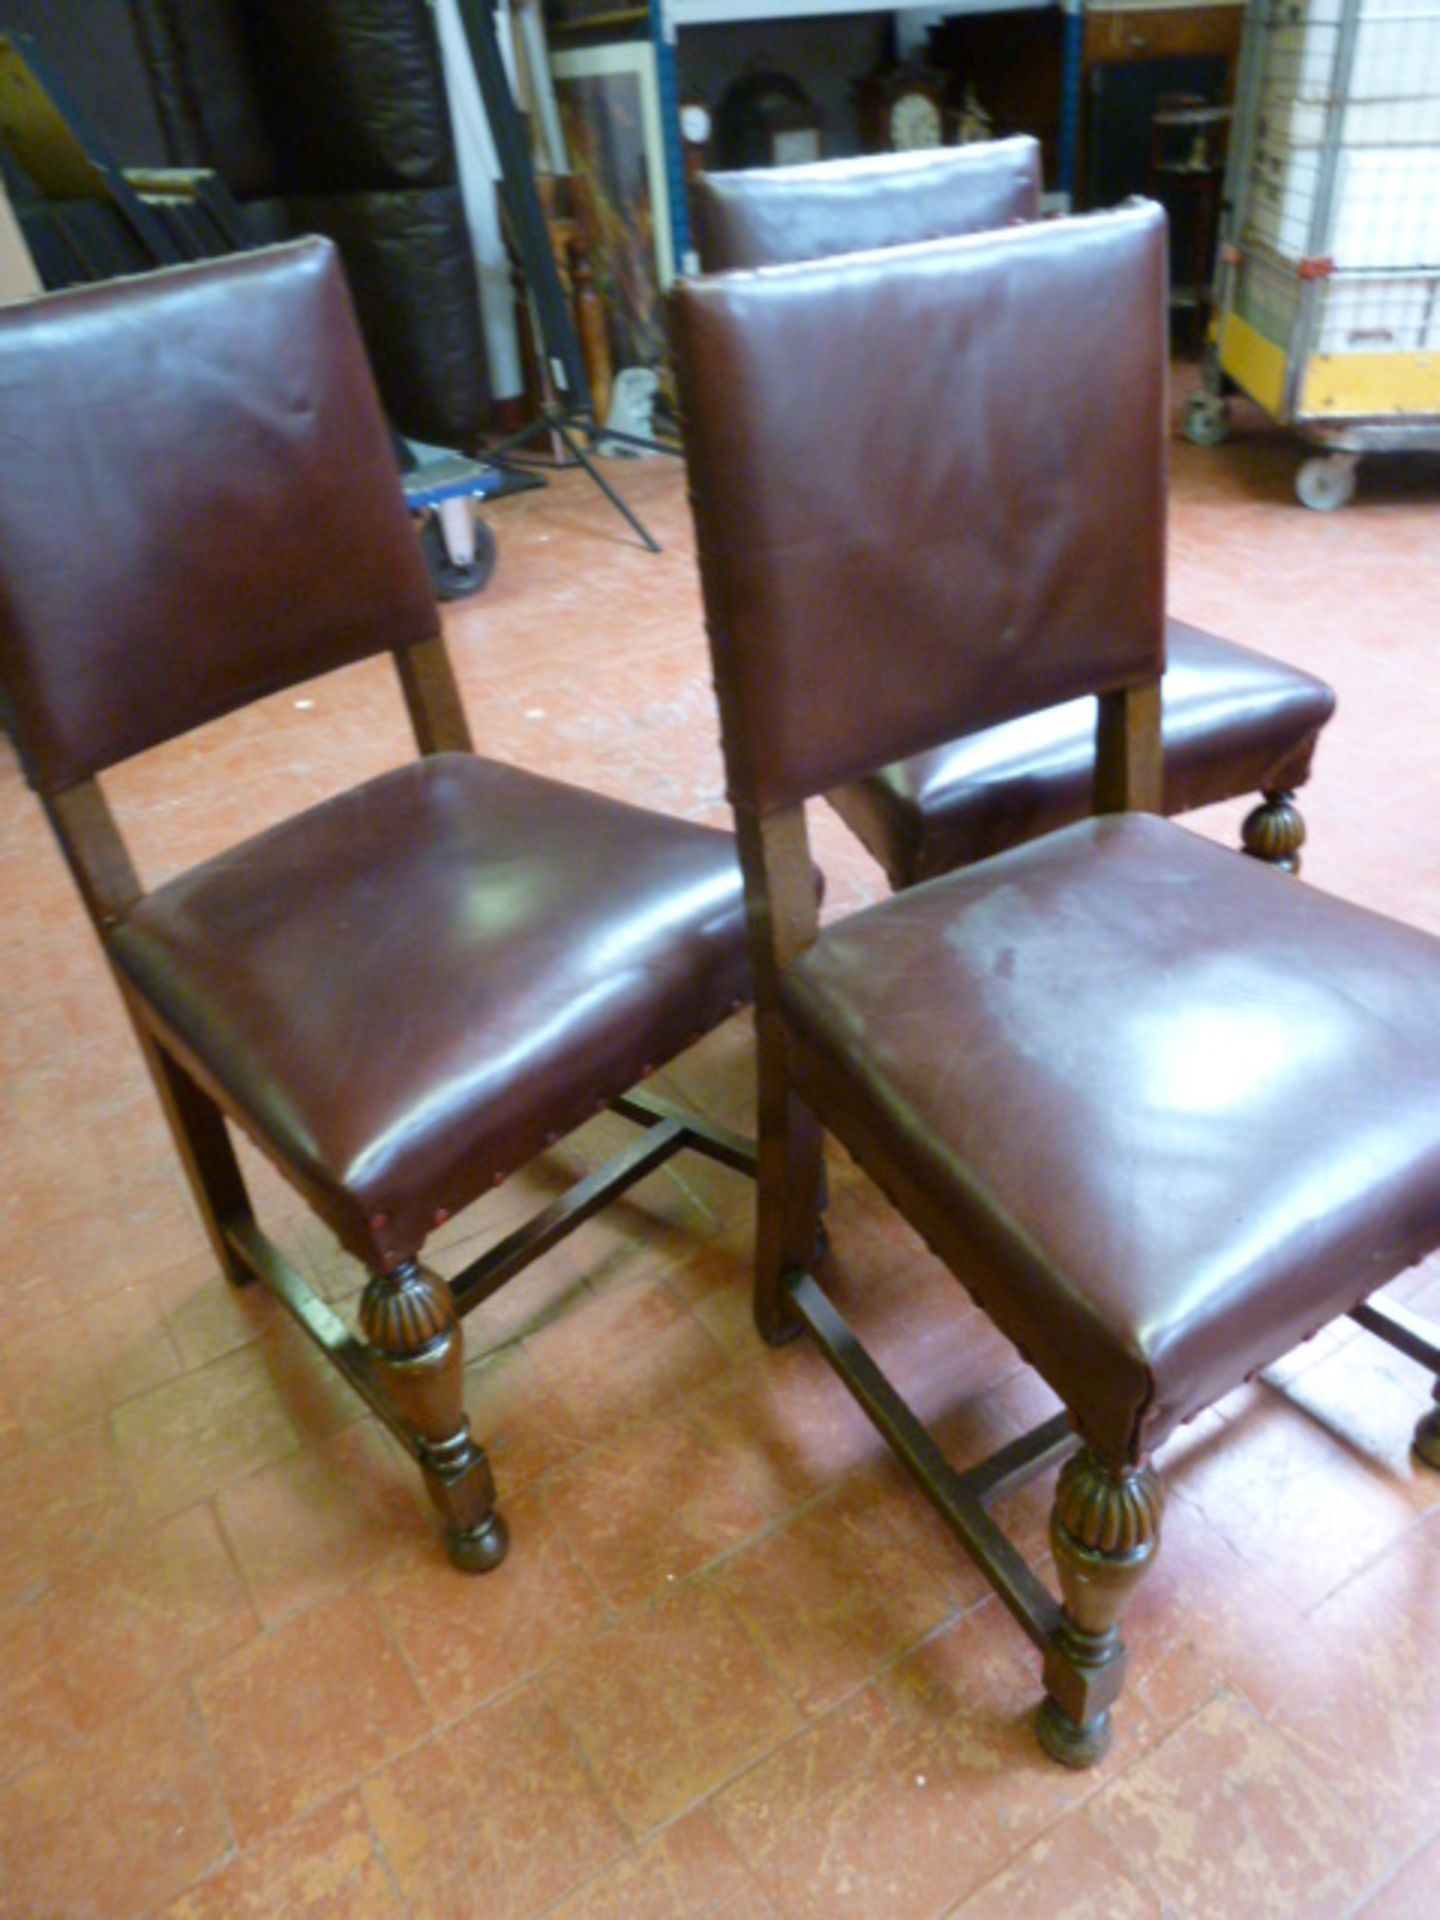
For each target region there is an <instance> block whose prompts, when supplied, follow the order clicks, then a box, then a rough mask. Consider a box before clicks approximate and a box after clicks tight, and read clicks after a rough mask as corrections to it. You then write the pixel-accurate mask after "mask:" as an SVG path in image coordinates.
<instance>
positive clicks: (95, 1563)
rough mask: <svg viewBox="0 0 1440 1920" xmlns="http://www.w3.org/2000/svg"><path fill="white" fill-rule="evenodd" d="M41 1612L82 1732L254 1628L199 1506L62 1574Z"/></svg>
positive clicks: (221, 1545)
mask: <svg viewBox="0 0 1440 1920" xmlns="http://www.w3.org/2000/svg"><path fill="white" fill-rule="evenodd" d="M44 1613H45V1625H46V1632H47V1636H48V1640H49V1647H50V1652H51V1655H52V1657H53V1658H54V1660H55V1663H56V1671H57V1673H58V1674H59V1675H60V1676H61V1684H62V1685H63V1686H64V1689H65V1691H66V1693H67V1694H68V1695H69V1696H70V1700H71V1702H72V1708H73V1712H74V1716H75V1722H76V1724H77V1725H78V1726H93V1725H96V1724H98V1723H99V1722H100V1721H102V1720H107V1719H109V1718H111V1717H112V1716H113V1715H114V1714H116V1713H120V1712H123V1711H124V1710H125V1709H126V1708H128V1707H130V1706H133V1705H138V1704H139V1702H140V1701H142V1700H143V1699H145V1698H146V1696H147V1695H148V1694H149V1693H151V1692H152V1691H154V1690H156V1689H158V1688H160V1687H162V1686H164V1685H166V1684H168V1683H169V1682H171V1681H174V1680H179V1679H181V1678H183V1677H184V1676H185V1675H186V1674H189V1673H192V1672H194V1670H195V1669H196V1668H197V1667H200V1666H204V1665H207V1664H209V1663H211V1662H213V1661H215V1660H218V1659H220V1658H222V1657H223V1656H224V1655H225V1654H227V1653H230V1652H233V1651H234V1650H235V1649H236V1648H237V1647H240V1646H243V1645H244V1644H245V1643H246V1642H247V1641H249V1640H250V1639H251V1638H252V1637H253V1636H254V1634H255V1632H256V1631H257V1626H258V1622H257V1620H256V1616H255V1610H254V1608H253V1607H252V1606H251V1604H250V1601H249V1598H248V1596H247V1595H246V1592H245V1588H244V1585H243V1584H242V1582H241V1579H240V1576H239V1574H238V1573H237V1571H236V1568H235V1564H234V1562H233V1560H232V1559H231V1557H230V1554H229V1552H228V1550H227V1548H226V1545H225V1542H224V1541H223V1539H222V1538H221V1536H220V1530H219V1528H218V1526H217V1525H216V1523H215V1516H214V1514H213V1513H212V1512H211V1511H210V1509H209V1508H208V1507H203V1506H202V1507H192V1508H191V1509H190V1510H189V1511H188V1512H186V1513H182V1514H179V1515H177V1516H176V1517H175V1518H174V1519H173V1520H168V1521H165V1522H164V1523H162V1524H161V1525H160V1526H157V1527H151V1528H149V1529H147V1530H146V1531H145V1532H144V1533H141V1534H137V1535H136V1536H135V1537H134V1538H132V1539H130V1540H128V1541H126V1542H125V1544H124V1545H123V1546H120V1547H116V1548H114V1549H112V1550H111V1551H110V1552H109V1553H106V1554H103V1555H101V1556H100V1557H99V1558H98V1559H95V1560H92V1561H90V1562H88V1564H86V1565H85V1566H83V1567H78V1568H74V1569H72V1570H71V1571H69V1572H67V1573H65V1574H63V1575H62V1576H61V1577H60V1578H59V1579H58V1580H57V1581H56V1583H55V1586H54V1587H53V1588H52V1589H51V1591H50V1593H49V1594H48V1595H47V1596H46V1600H45V1603H44Z"/></svg>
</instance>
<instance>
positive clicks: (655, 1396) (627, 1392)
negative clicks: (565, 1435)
mask: <svg viewBox="0 0 1440 1920" xmlns="http://www.w3.org/2000/svg"><path fill="white" fill-rule="evenodd" d="M529 1346H530V1351H531V1353H532V1354H533V1356H534V1358H535V1360H536V1361H537V1362H538V1364H539V1367H540V1370H541V1372H542V1374H543V1375H544V1377H545V1379H546V1381H547V1382H548V1384H549V1386H550V1389H551V1391H552V1392H553V1393H554V1394H555V1397H556V1398H557V1399H558V1400H559V1401H560V1402H561V1404H562V1405H563V1406H564V1407H565V1408H566V1410H567V1411H568V1413H569V1414H570V1416H571V1418H572V1419H573V1420H574V1422H575V1425H576V1428H577V1429H578V1431H579V1432H581V1433H583V1434H584V1435H585V1436H586V1438H587V1439H591V1440H599V1439H602V1438H604V1437H605V1436H606V1435H607V1434H611V1433H615V1432H617V1431H618V1430H619V1429H620V1428H621V1427H624V1426H628V1425H629V1424H630V1423H631V1421H633V1420H639V1419H643V1418H644V1416H645V1415H646V1414H650V1413H658V1412H659V1410H660V1409H661V1408H662V1407H663V1406H664V1405H665V1404H666V1403H667V1402H668V1401H671V1400H674V1399H676V1398H677V1397H678V1396H679V1395H680V1394H682V1393H688V1392H691V1391H692V1390H693V1389H694V1388H696V1387H698V1386H701V1385H703V1383H704V1382H705V1381H707V1380H710V1379H713V1378H714V1377H715V1375H716V1374H718V1373H720V1372H721V1371H722V1369H723V1368H724V1366H725V1356H724V1355H723V1353H722V1352H721V1350H720V1349H719V1347H717V1346H716V1344H715V1342H714V1341H713V1340H712V1339H711V1338H710V1336H709V1335H708V1334H707V1333H706V1332H705V1331H704V1329H703V1328H702V1327H701V1325H700V1323H699V1322H698V1321H697V1320H696V1319H695V1318H694V1316H693V1315H692V1314H690V1313H688V1312H687V1311H686V1309H685V1308H684V1307H683V1306H681V1305H680V1304H679V1302H678V1301H676V1300H675V1299H673V1298H672V1297H671V1295H670V1294H668V1293H667V1292H666V1291H665V1289H664V1287H663V1286H661V1285H659V1284H658V1283H657V1282H655V1281H652V1280H649V1279H645V1278H641V1279H638V1280H634V1281H622V1282H620V1283H619V1284H617V1285H613V1286H608V1287H603V1288H602V1289H601V1290H600V1291H599V1292H598V1293H593V1294H589V1295H587V1297H586V1298H584V1299H582V1300H577V1301H576V1302H575V1304H574V1306H573V1307H572V1308H571V1309H570V1310H569V1311H568V1312H566V1313H565V1314H564V1315H563V1316H562V1317H561V1318H559V1319H556V1320H554V1321H552V1322H551V1323H550V1325H548V1326H547V1327H545V1328H544V1329H543V1330H542V1331H541V1332H540V1333H538V1334H536V1335H534V1336H533V1337H532V1338H531V1340H530V1341H529Z"/></svg>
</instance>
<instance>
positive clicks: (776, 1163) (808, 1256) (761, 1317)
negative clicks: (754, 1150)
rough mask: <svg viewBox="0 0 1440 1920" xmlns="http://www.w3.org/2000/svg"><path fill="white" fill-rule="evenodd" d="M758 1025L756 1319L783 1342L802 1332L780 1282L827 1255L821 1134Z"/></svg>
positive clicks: (763, 1331) (772, 1339)
mask: <svg viewBox="0 0 1440 1920" xmlns="http://www.w3.org/2000/svg"><path fill="white" fill-rule="evenodd" d="M757 1027H758V1028H759V1076H760V1140H759V1169H758V1175H757V1178H758V1183H759V1191H758V1196H757V1202H756V1205H757V1210H758V1218H757V1223H756V1235H755V1325H756V1327H757V1328H758V1329H759V1332H760V1337H761V1339H762V1340H766V1341H768V1342H769V1344H770V1345H771V1346H782V1345H783V1344H784V1343H785V1342H786V1341H787V1340H793V1339H794V1338H795V1336H796V1335H797V1334H798V1333H799V1332H800V1331H801V1326H800V1322H799V1321H798V1320H797V1319H796V1318H795V1315H794V1314H793V1313H792V1311H791V1309H790V1305H789V1302H788V1300H787V1299H786V1297H785V1293H784V1290H783V1287H782V1282H783V1280H784V1278H785V1275H786V1274H787V1273H792V1272H794V1271H795V1269H796V1268H800V1269H803V1270H804V1271H806V1272H813V1271H814V1270H815V1268H816V1267H817V1266H818V1265H819V1263H820V1261H821V1259H822V1258H823V1255H824V1244H825V1242H824V1229H823V1227H822V1225H821V1219H820V1215H821V1210H822V1208H823V1206H824V1203H825V1162H824V1151H823V1149H824V1134H823V1132H822V1130H821V1127H820V1125H819V1122H818V1121H817V1120H816V1119H815V1117H814V1115H813V1114H812V1113H811V1112H810V1110H809V1108H808V1107H806V1106H805V1104H804V1102H803V1101H801V1100H800V1099H799V1098H797V1096H796V1095H795V1093H794V1092H793V1091H792V1089H791V1087H790V1085H789V1082H788V1080H787V1078H786V1074H785V1067H784V1061H783V1059H782V1058H781V1054H780V1043H779V1040H778V1037H776V1038H771V1037H768V1036H767V1035H766V1033H765V1029H764V1026H763V1024H762V1023H761V1022H760V1021H757Z"/></svg>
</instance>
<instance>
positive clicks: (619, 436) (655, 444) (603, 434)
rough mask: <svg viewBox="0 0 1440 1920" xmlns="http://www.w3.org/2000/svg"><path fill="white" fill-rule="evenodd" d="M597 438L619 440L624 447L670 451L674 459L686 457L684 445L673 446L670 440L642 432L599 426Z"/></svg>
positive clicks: (647, 450) (649, 451) (650, 450)
mask: <svg viewBox="0 0 1440 1920" xmlns="http://www.w3.org/2000/svg"><path fill="white" fill-rule="evenodd" d="M595 438H596V439H597V440H618V441H619V442H620V444H621V446H622V447H640V448H643V449H644V451H645V452H647V453H668V454H669V455H670V457H671V458H672V459H674V460H683V459H684V458H685V449H684V448H683V447H676V446H672V445H671V444H670V442H669V441H668V440H651V439H647V438H646V436H645V435H644V434H641V433H621V432H620V431H619V429H618V428H616V427H597V428H596V429H595Z"/></svg>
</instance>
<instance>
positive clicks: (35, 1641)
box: [0, 1591, 79, 1912]
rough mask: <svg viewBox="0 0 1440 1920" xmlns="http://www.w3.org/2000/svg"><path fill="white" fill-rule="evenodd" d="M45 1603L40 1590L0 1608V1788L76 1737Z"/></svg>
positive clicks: (61, 1750) (46, 1598) (56, 1753)
mask: <svg viewBox="0 0 1440 1920" xmlns="http://www.w3.org/2000/svg"><path fill="white" fill-rule="evenodd" d="M48 1601H49V1594H48V1592H47V1591H42V1592H40V1593H38V1594H36V1595H34V1596H32V1597H31V1598H30V1599H28V1600H23V1601H17V1602H16V1603H14V1604H13V1605H11V1606H7V1607H0V1727H3V1729H4V1739H3V1741H0V1784H3V1782H4V1781H6V1780H8V1779H10V1778H11V1776H12V1775H14V1774H17V1773H20V1772H23V1771H24V1770H25V1769H26V1768H27V1767H32V1766H34V1765H35V1764H36V1762H37V1761H42V1760H51V1759H55V1758H56V1757H57V1756H59V1755H60V1754H63V1753H64V1752H65V1751H66V1750H67V1749H68V1748H69V1747H70V1746H72V1745H73V1744H74V1742H75V1740H76V1738H77V1737H78V1734H79V1728H78V1727H77V1725H76V1721H75V1713H74V1708H73V1705H72V1702H71V1700H70V1697H69V1695H68V1694H67V1693H66V1690H65V1685H64V1680H63V1675H62V1669H61V1666H60V1663H59V1662H58V1661H57V1660H56V1659H55V1657H54V1655H53V1654H52V1652H51V1644H50V1636H49V1633H48V1632H47V1614H48ZM0 1889H3V1880H0ZM3 1911H4V1909H3V1908H0V1912H3Z"/></svg>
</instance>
